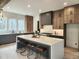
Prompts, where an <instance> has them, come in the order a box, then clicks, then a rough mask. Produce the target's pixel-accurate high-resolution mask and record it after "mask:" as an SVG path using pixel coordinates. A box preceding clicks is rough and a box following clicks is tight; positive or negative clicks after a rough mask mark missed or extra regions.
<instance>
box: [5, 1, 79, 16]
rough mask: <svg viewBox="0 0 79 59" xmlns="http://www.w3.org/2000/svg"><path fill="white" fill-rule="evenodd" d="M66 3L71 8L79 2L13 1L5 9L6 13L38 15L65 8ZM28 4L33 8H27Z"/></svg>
mask: <svg viewBox="0 0 79 59" xmlns="http://www.w3.org/2000/svg"><path fill="white" fill-rule="evenodd" d="M65 2H67V3H68V6H69V5H73V4H78V3H79V0H11V1H10V2H9V3H8V4H7V5H6V6H4V8H3V9H4V11H9V12H14V13H19V14H23V15H37V14H39V10H40V12H46V11H50V10H52V11H53V10H58V9H61V8H64V7H65V6H64V3H65ZM28 4H30V5H31V7H27V5H28Z"/></svg>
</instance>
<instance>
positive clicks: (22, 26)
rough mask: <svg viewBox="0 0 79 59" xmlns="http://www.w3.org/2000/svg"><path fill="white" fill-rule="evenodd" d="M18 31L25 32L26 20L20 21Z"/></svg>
mask: <svg viewBox="0 0 79 59" xmlns="http://www.w3.org/2000/svg"><path fill="white" fill-rule="evenodd" d="M18 31H19V32H24V20H18Z"/></svg>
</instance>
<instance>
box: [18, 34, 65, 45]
mask: <svg viewBox="0 0 79 59" xmlns="http://www.w3.org/2000/svg"><path fill="white" fill-rule="evenodd" d="M17 37H19V38H22V39H25V40H29V41H33V42H38V43H42V44H46V45H53V44H56V43H60V42H64V39H60V38H52V37H47V36H40V38H32V35H20V36H17Z"/></svg>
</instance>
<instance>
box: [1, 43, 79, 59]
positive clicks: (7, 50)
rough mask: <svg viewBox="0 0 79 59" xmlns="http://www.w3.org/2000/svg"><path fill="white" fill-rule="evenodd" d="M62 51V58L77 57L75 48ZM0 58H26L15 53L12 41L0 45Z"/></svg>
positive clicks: (76, 58)
mask: <svg viewBox="0 0 79 59" xmlns="http://www.w3.org/2000/svg"><path fill="white" fill-rule="evenodd" d="M64 53H65V55H64V59H79V52H78V51H77V50H76V49H73V48H65V52H64ZM0 59H27V57H25V56H21V55H20V54H19V53H16V44H15V43H12V44H8V45H2V46H0ZM31 59H33V58H31Z"/></svg>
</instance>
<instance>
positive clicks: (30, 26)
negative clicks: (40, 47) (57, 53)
mask: <svg viewBox="0 0 79 59" xmlns="http://www.w3.org/2000/svg"><path fill="white" fill-rule="evenodd" d="M25 27H26V32H28V33H30V32H33V17H32V16H25Z"/></svg>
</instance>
